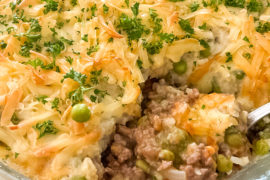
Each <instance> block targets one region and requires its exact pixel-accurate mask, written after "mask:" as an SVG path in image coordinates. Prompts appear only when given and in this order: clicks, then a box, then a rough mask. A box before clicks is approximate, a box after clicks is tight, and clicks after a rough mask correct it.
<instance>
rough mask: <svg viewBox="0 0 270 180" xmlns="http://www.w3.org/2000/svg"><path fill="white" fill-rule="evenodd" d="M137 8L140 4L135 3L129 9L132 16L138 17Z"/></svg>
mask: <svg viewBox="0 0 270 180" xmlns="http://www.w3.org/2000/svg"><path fill="white" fill-rule="evenodd" d="M139 6H140V3H138V2H136V3H135V4H134V5H133V6H132V7H131V10H132V13H133V14H134V16H138V14H139Z"/></svg>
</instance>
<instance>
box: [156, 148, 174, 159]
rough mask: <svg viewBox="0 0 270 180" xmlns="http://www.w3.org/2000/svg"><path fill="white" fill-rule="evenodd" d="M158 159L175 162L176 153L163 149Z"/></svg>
mask: <svg viewBox="0 0 270 180" xmlns="http://www.w3.org/2000/svg"><path fill="white" fill-rule="evenodd" d="M158 157H159V158H160V159H163V160H166V161H173V160H174V153H173V152H171V151H169V150H167V149H163V150H161V151H160V152H159V154H158Z"/></svg>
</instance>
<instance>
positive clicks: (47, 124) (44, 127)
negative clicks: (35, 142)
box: [33, 120, 58, 139]
mask: <svg viewBox="0 0 270 180" xmlns="http://www.w3.org/2000/svg"><path fill="white" fill-rule="evenodd" d="M33 128H34V129H36V130H38V131H39V137H38V138H39V139H40V138H42V137H43V136H45V135H47V134H56V133H57V132H58V129H56V128H55V127H54V126H53V121H51V120H48V121H44V122H39V123H37V124H36V125H35V126H33Z"/></svg>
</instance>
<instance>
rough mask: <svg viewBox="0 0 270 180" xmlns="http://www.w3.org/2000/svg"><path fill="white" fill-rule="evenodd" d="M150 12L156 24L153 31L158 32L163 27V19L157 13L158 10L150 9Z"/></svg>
mask: <svg viewBox="0 0 270 180" xmlns="http://www.w3.org/2000/svg"><path fill="white" fill-rule="evenodd" d="M149 14H150V17H151V21H152V23H153V26H154V30H153V32H154V33H158V32H160V30H161V29H162V25H161V22H162V21H163V20H162V19H161V18H158V14H157V13H156V10H155V9H151V8H150V9H149Z"/></svg>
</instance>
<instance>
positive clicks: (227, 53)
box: [226, 52, 233, 63]
mask: <svg viewBox="0 0 270 180" xmlns="http://www.w3.org/2000/svg"><path fill="white" fill-rule="evenodd" d="M226 56H227V59H226V63H227V62H231V61H232V59H233V57H232V54H231V53H230V52H226Z"/></svg>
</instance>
